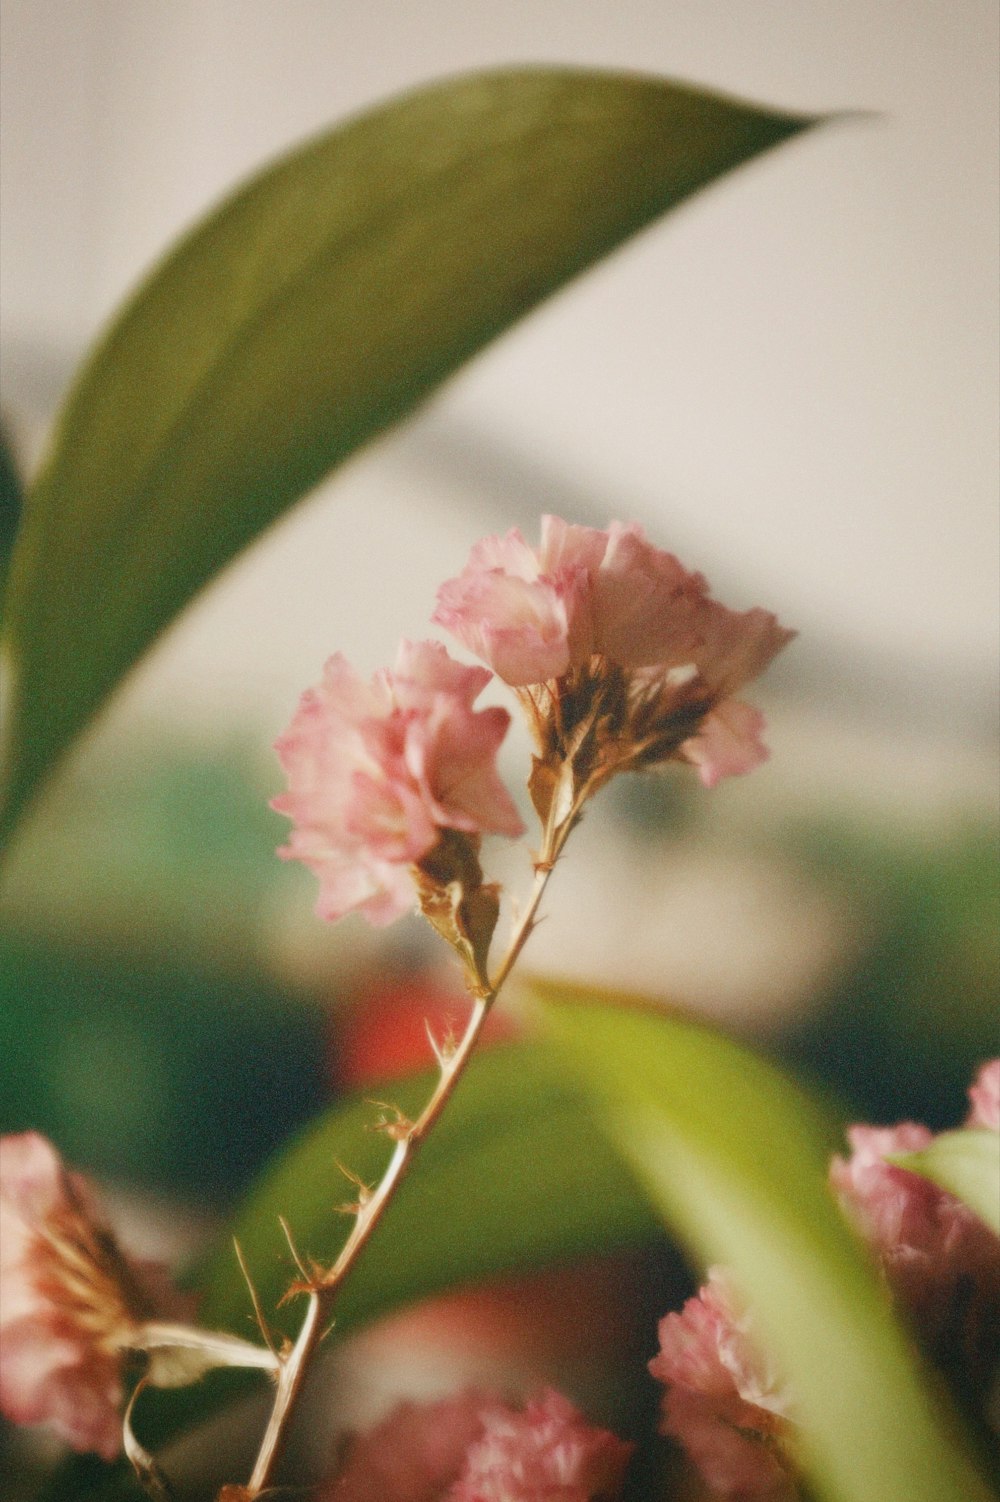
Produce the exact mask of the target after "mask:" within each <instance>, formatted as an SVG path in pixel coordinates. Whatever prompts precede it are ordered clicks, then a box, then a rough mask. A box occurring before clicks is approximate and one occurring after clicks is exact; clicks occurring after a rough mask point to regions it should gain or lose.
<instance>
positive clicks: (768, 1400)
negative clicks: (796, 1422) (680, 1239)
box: [649, 1268, 798, 1502]
mask: <svg viewBox="0 0 1000 1502" xmlns="http://www.w3.org/2000/svg"><path fill="white" fill-rule="evenodd" d="M659 1335H660V1354H659V1355H658V1356H656V1357H654V1359H653V1360H652V1361H651V1362H650V1363H649V1370H650V1371H651V1372H652V1374H653V1376H654V1377H657V1378H658V1379H659V1380H660V1381H661V1382H663V1383H664V1384H665V1385H666V1389H667V1390H666V1393H665V1394H664V1398H663V1420H662V1424H661V1429H662V1432H663V1433H664V1434H669V1435H671V1436H672V1437H673V1438H674V1439H675V1440H677V1441H678V1443H679V1444H680V1445H681V1446H682V1447H683V1449H684V1450H685V1452H686V1453H687V1454H688V1455H689V1456H690V1458H691V1460H692V1461H693V1463H694V1464H695V1465H696V1466H697V1468H698V1470H699V1471H700V1472H701V1474H702V1476H703V1477H704V1478H705V1480H706V1482H707V1483H708V1484H709V1486H711V1487H713V1488H714V1489H715V1490H716V1491H718V1492H719V1493H720V1494H721V1495H722V1496H725V1497H731V1498H733V1499H739V1502H750V1499H761V1502H763V1499H767V1502H791V1499H792V1498H795V1497H797V1496H798V1491H797V1489H796V1486H795V1482H794V1478H793V1475H792V1471H791V1468H790V1463H789V1461H788V1458H787V1455H786V1453H785V1449H784V1446H785V1444H786V1442H787V1440H788V1438H789V1436H790V1434H791V1421H790V1419H789V1417H788V1408H789V1404H788V1398H787V1395H786V1393H785V1391H784V1389H783V1387H782V1385H781V1383H780V1382H779V1380H778V1377H777V1375H776V1373H775V1372H774V1370H773V1368H772V1367H771V1365H770V1363H769V1362H768V1361H767V1359H766V1357H765V1356H764V1354H763V1352H762V1350H761V1348H760V1346H759V1345H758V1344H757V1343H756V1342H755V1340H754V1338H753V1331H752V1322H751V1320H750V1317H749V1315H748V1313H747V1311H746V1310H745V1309H744V1307H743V1306H742V1304H741V1302H740V1300H739V1299H738V1297H737V1295H736V1293H735V1291H734V1289H733V1287H732V1285H731V1283H730V1282H729V1279H728V1278H727V1277H726V1275H725V1274H724V1273H723V1272H722V1270H721V1269H719V1268H712V1269H710V1270H709V1274H708V1282H707V1283H706V1284H705V1285H704V1287H703V1288H701V1289H700V1290H699V1292H698V1294H697V1296H696V1297H695V1298H692V1299H688V1301H687V1303H686V1304H685V1305H684V1308H683V1309H682V1310H681V1312H680V1313H679V1314H668V1315H667V1316H666V1318H665V1319H663V1320H661V1321H660V1328H659Z"/></svg>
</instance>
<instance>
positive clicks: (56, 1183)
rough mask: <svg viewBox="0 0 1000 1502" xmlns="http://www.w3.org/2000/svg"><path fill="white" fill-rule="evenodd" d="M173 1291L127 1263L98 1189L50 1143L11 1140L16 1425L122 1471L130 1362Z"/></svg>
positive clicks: (6, 1373) (0, 1382)
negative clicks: (51, 1435)
mask: <svg viewBox="0 0 1000 1502" xmlns="http://www.w3.org/2000/svg"><path fill="white" fill-rule="evenodd" d="M161 1285H162V1287H161ZM165 1287H166V1285H165V1280H163V1279H162V1275H161V1274H160V1271H159V1269H156V1268H153V1267H151V1266H149V1265H143V1264H138V1263H133V1262H129V1261H128V1260H126V1258H125V1257H124V1256H123V1254H122V1253H121V1251H120V1250H119V1248H118V1246H117V1244H116V1242H115V1240H114V1237H113V1236H112V1234H111V1232H110V1231H109V1230H108V1229H107V1228H106V1227H105V1225H104V1224H103V1222H102V1221H101V1219H100V1215H99V1212H98V1210H97V1207H96V1204H95V1201H94V1198H93V1194H92V1191H91V1189H90V1187H89V1185H88V1184H87V1182H86V1181H85V1180H84V1179H83V1178H82V1177H81V1176H80V1175H79V1174H75V1173H69V1172H67V1170H66V1169H65V1168H64V1167H63V1165H62V1163H61V1161H60V1159H59V1157H58V1155H57V1153H56V1152H55V1150H54V1148H53V1147H52V1146H51V1144H50V1143H49V1142H47V1141H46V1140H45V1138H44V1137H40V1136H38V1135H37V1134H36V1133H34V1132H25V1133H23V1134H22V1135H20V1136H10V1137H4V1138H2V1139H0V1409H2V1411H3V1412H4V1413H5V1414H6V1415H7V1417H8V1418H10V1419H12V1420H13V1421H14V1422H15V1423H17V1424H46V1423H47V1424H50V1425H51V1426H52V1427H53V1428H54V1429H55V1430H56V1432H57V1433H58V1434H59V1435H60V1437H61V1438H62V1439H64V1440H65V1441H66V1443H67V1444H69V1445H71V1446H72V1447H73V1448H74V1449H75V1450H96V1451H97V1453H98V1454H99V1455H102V1456H103V1457H104V1459H105V1460H111V1459H113V1458H114V1456H115V1455H116V1454H117V1453H118V1450H119V1448H120V1446H121V1423H122V1421H121V1412H120V1410H121V1402H122V1381H121V1374H122V1363H123V1360H124V1355H125V1351H126V1349H127V1348H128V1347H129V1345H130V1344H131V1343H132V1341H133V1339H134V1337H135V1334H136V1332H137V1330H138V1327H139V1324H140V1322H141V1321H143V1320H145V1319H147V1318H148V1317H149V1316H150V1315H152V1314H153V1313H154V1312H155V1309H154V1305H155V1304H161V1303H162V1301H163V1290H164V1289H165Z"/></svg>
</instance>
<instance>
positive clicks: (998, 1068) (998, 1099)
mask: <svg viewBox="0 0 1000 1502" xmlns="http://www.w3.org/2000/svg"><path fill="white" fill-rule="evenodd" d="M969 1103H970V1109H969V1114H968V1117H967V1118H966V1122H965V1124H966V1126H970V1127H986V1128H987V1129H988V1130H989V1131H991V1132H1000V1059H991V1060H990V1062H989V1063H988V1064H984V1065H983V1066H982V1068H981V1069H980V1070H979V1073H978V1074H977V1075H976V1078H975V1079H974V1080H973V1082H972V1084H971V1085H970V1086H969Z"/></svg>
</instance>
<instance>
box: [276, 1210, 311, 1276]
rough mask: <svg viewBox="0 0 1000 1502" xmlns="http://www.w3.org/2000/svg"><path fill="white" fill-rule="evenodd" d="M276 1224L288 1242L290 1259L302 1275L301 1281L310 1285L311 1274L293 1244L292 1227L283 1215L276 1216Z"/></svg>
mask: <svg viewBox="0 0 1000 1502" xmlns="http://www.w3.org/2000/svg"><path fill="white" fill-rule="evenodd" d="M278 1224H279V1226H280V1227H281V1229H282V1231H283V1232H284V1234H285V1240H286V1241H287V1242H288V1250H289V1251H290V1252H291V1254H292V1261H293V1262H294V1263H295V1266H296V1267H297V1268H298V1270H299V1273H300V1274H301V1276H302V1280H303V1282H304V1283H306V1284H310V1285H311V1275H310V1273H309V1272H308V1271H307V1269H306V1265H305V1263H304V1262H303V1261H302V1258H301V1257H300V1256H299V1251H298V1247H297V1246H296V1245H295V1240H294V1237H293V1236H292V1228H291V1226H290V1225H289V1224H288V1221H287V1220H286V1219H285V1217H284V1216H283V1215H279V1216H278Z"/></svg>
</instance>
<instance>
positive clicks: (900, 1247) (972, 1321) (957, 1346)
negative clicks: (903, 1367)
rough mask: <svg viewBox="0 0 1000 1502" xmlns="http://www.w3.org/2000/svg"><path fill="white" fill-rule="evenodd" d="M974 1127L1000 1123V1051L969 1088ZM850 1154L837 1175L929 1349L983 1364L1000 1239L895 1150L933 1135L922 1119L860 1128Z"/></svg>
mask: <svg viewBox="0 0 1000 1502" xmlns="http://www.w3.org/2000/svg"><path fill="white" fill-rule="evenodd" d="M969 1099H970V1111H969V1115H968V1117H967V1118H966V1123H965V1125H966V1127H980V1128H987V1129H991V1130H993V1131H998V1130H1000V1059H994V1060H992V1061H991V1062H990V1063H989V1064H985V1065H984V1066H983V1067H982V1069H981V1070H980V1071H979V1073H978V1075H977V1077H976V1080H975V1082H974V1083H973V1085H972V1086H971V1088H970V1090H969ZM847 1137H848V1141H849V1142H850V1145H851V1156H850V1157H849V1158H841V1157H837V1158H834V1160H833V1163H832V1165H831V1168H830V1179H831V1182H832V1184H833V1186H834V1188H835V1190H836V1192H837V1194H838V1196H839V1198H840V1201H841V1203H842V1204H843V1206H844V1209H845V1210H846V1212H847V1213H848V1215H849V1216H850V1217H851V1219H852V1220H853V1221H854V1222H855V1223H856V1225H857V1226H858V1229H859V1230H860V1231H861V1233H862V1234H863V1235H864V1237H865V1239H866V1240H867V1241H868V1242H869V1244H870V1245H871V1247H872V1248H873V1250H874V1251H875V1253H876V1255H877V1257H878V1259H879V1263H880V1265H881V1267H882V1270H883V1272H884V1274H885V1277H886V1280H887V1282H888V1284H889V1286H890V1288H891V1289H892V1291H893V1294H894V1296H895V1298H896V1299H897V1301H898V1303H899V1304H900V1306H901V1307H902V1308H904V1309H905V1310H906V1311H907V1313H908V1314H909V1316H910V1317H911V1319H912V1320H913V1322H914V1325H915V1328H916V1330H917V1332H918V1334H919V1335H920V1337H921V1339H922V1341H923V1343H924V1344H925V1346H926V1347H927V1349H928V1351H929V1352H930V1353H931V1354H933V1355H934V1356H935V1357H936V1358H937V1359H938V1360H939V1361H942V1362H943V1363H944V1364H946V1365H951V1364H954V1363H955V1362H956V1360H957V1361H959V1362H960V1363H962V1364H963V1365H964V1366H965V1367H966V1368H972V1369H976V1368H978V1367H980V1365H981V1364H982V1363H983V1362H986V1363H987V1364H988V1362H989V1360H991V1359H995V1357H996V1355H997V1354H998V1353H997V1352H996V1351H993V1352H992V1355H991V1353H990V1351H988V1350H987V1349H985V1348H984V1347H985V1346H987V1345H988V1346H990V1347H992V1345H993V1344H994V1340H993V1339H991V1337H990V1331H993V1332H994V1335H995V1332H996V1331H997V1330H998V1329H1000V1239H998V1238H997V1237H996V1236H994V1234H993V1233H992V1231H990V1229H989V1228H988V1227H987V1226H986V1225H985V1224H984V1223H983V1222H982V1221H981V1220H980V1219H979V1217H978V1216H977V1215H975V1214H974V1213H973V1212H972V1211H971V1210H969V1209H967V1208H966V1206H965V1205H963V1204H962V1203H961V1201H959V1200H957V1199H955V1197H954V1196H953V1195H951V1194H947V1193H946V1192H945V1191H944V1190H943V1189H939V1188H938V1187H937V1185H936V1184H933V1183H931V1182H930V1180H929V1179H925V1178H923V1177H922V1176H921V1175H919V1174H915V1173H911V1172H909V1170H908V1169H906V1168H904V1167H903V1166H902V1165H901V1164H898V1163H894V1162H892V1161H890V1160H891V1159H892V1158H893V1157H895V1156H897V1155H900V1154H904V1153H911V1152H920V1151H921V1150H922V1149H924V1148H926V1147H929V1146H930V1144H931V1142H932V1141H933V1140H934V1138H933V1133H932V1132H931V1131H930V1130H929V1129H928V1128H927V1127H925V1126H920V1125H918V1124H917V1123H916V1122H913V1121H904V1122H900V1123H899V1124H898V1125H897V1126H893V1127H870V1126H854V1127H851V1128H850V1130H849V1131H848V1134H847Z"/></svg>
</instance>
